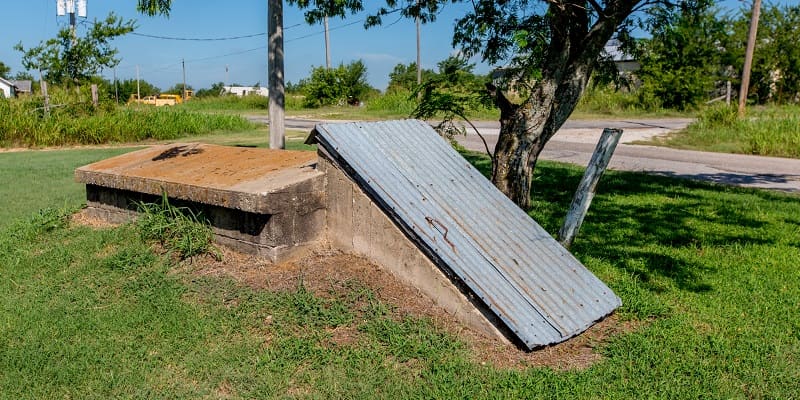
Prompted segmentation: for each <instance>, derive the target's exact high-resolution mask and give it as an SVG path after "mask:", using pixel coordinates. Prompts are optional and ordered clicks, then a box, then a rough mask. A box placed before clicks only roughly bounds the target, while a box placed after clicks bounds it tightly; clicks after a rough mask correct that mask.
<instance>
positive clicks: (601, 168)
mask: <svg viewBox="0 0 800 400" xmlns="http://www.w3.org/2000/svg"><path fill="white" fill-rule="evenodd" d="M620 137H622V129H610V128H606V129H603V135H602V136H600V141H599V142H597V147H595V149H594V154H592V159H591V160H590V161H589V166H588V167H586V171H585V172H584V174H583V178H582V179H581V182H580V183H579V184H578V190H576V191H575V196H574V197H573V198H572V203H571V204H570V205H569V212H567V217H566V218H564V224H563V225H561V229H559V230H558V242H559V243H561V245H562V246H564V247H565V248H567V249H569V247H570V246H571V245H572V241H573V240H575V236H576V235H577V234H578V230H580V229H581V224H583V218H584V217H586V213H587V212H588V211H589V206H590V205H591V204H592V199H593V198H594V192H595V190H596V189H597V182H599V181H600V177H601V176H603V173H604V172H605V171H606V167H608V163H609V161H611V156H612V155H613V154H614V149H616V148H617V143H619V138H620Z"/></svg>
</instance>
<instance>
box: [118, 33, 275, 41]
mask: <svg viewBox="0 0 800 400" xmlns="http://www.w3.org/2000/svg"><path fill="white" fill-rule="evenodd" d="M131 35H134V36H141V37H146V38H151V39H163V40H184V41H193V42H214V41H222V40H236V39H246V38H251V37H257V36H265V35H266V32H265V33H254V34H252V35H242V36H230V37H220V38H183V37H172V36H158V35H148V34H146V33H137V32H131Z"/></svg>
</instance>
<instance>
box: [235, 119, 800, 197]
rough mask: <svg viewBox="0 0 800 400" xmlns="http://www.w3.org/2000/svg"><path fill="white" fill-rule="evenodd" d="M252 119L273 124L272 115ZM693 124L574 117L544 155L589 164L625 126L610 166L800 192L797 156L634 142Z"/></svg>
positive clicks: (490, 127) (494, 126)
mask: <svg viewBox="0 0 800 400" xmlns="http://www.w3.org/2000/svg"><path fill="white" fill-rule="evenodd" d="M248 118H249V119H251V120H253V121H257V122H262V123H267V117H266V116H248ZM320 122H343V121H320V120H314V119H302V118H287V120H286V128H287V129H296V130H308V131H310V130H311V129H312V128H313V127H314V125H315V124H317V123H320ZM690 122H691V119H685V118H660V119H618V120H569V121H567V122H566V124H564V126H563V127H562V128H561V130H559V132H558V133H557V134H556V135H555V136H554V137H553V139H551V140H550V142H548V144H547V146H546V147H545V150H544V151H543V152H542V155H541V159H544V160H553V161H561V162H568V163H573V164H577V165H587V164H588V162H589V159H590V158H591V155H592V152H593V151H594V147H595V144H596V142H597V140H598V139H599V137H600V134H601V133H602V131H603V128H620V129H622V130H623V134H622V139H621V140H620V144H619V145H618V146H617V149H616V151H615V153H614V156H613V157H612V159H611V163H610V165H609V168H610V169H614V170H620V171H636V172H645V173H649V174H654V175H663V176H671V177H676V178H686V179H695V180H701V181H708V182H714V183H719V184H726V185H736V186H745V187H754V188H762V189H771V190H779V191H786V192H794V193H800V160H797V159H787V158H777V157H762V156H751V155H742V154H724V153H710V152H701V151H690V150H678V149H670V148H665V147H659V146H650V145H642V144H632V143H637V142H641V141H646V140H648V139H650V138H652V137H656V136H661V135H665V134H668V133H669V132H672V131H674V130H679V129H682V128H684V127H685V126H686V125H688V124H689V123H690ZM475 125H476V126H477V128H478V130H479V131H480V132H481V135H482V136H483V137H484V138H485V139H486V141H487V142H488V144H489V148H490V149H494V144H495V143H496V142H497V136H498V132H499V130H500V126H499V123H498V122H494V121H478V122H476V123H475ZM457 140H458V142H459V143H461V145H463V146H464V147H466V148H468V149H470V150H475V151H484V146H483V143H482V142H481V140H480V138H479V137H478V135H477V134H475V133H473V132H468V134H467V135H466V136H461V137H458V138H457Z"/></svg>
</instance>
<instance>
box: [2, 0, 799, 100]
mask: <svg viewBox="0 0 800 400" xmlns="http://www.w3.org/2000/svg"><path fill="white" fill-rule="evenodd" d="M796 1H797V0H779V1H778V3H781V4H792V3H795V4H796ZM88 3H89V4H88V10H89V12H88V20H92V19H94V18H98V19H102V18H105V16H107V15H108V13H109V12H111V11H113V12H115V13H117V14H118V15H120V16H122V17H123V18H126V19H135V20H137V25H138V28H137V30H136V32H137V33H141V34H147V35H157V36H168V37H182V38H220V37H232V36H244V35H252V34H259V33H264V32H266V28H267V27H266V13H267V6H266V4H267V0H232V1H218V0H213V1H212V0H174V2H173V11H172V14H171V16H170V17H169V18H166V17H146V16H143V15H139V14H138V13H137V12H136V9H135V5H136V2H135V0H88ZM366 3H367V4H371V5H373V6H372V9H370V7H369V6H368V7H367V8H368V9H367V10H365V12H364V13H362V14H360V15H356V16H351V17H348V18H347V19H345V20H341V19H332V20H331V21H330V27H331V58H332V61H333V63H334V64H339V63H348V62H350V61H354V60H358V59H361V60H363V61H364V63H365V64H366V65H367V71H368V80H369V82H370V84H372V85H373V86H375V87H376V88H379V89H384V88H385V87H386V85H387V83H388V79H389V78H388V75H389V72H391V70H392V68H393V67H394V66H395V65H396V64H398V63H409V62H412V61H415V60H416V36H415V26H414V21H411V20H406V19H396V18H394V17H392V16H389V17H387V18H386V19H385V20H384V25H383V26H380V27H375V28H372V29H369V30H364V28H363V26H362V23H361V22H362V20H363V18H364V16H366V15H367V14H368V13H370V12H373V11H374V9H377V8H378V7H379V6H380V5H381V4H383V1H380V0H373V1H367V2H366ZM747 3H748V7H749V1H748V2H747ZM467 4H468V3H467ZM742 4H743V2H742V1H741V0H726V1H724V2H723V7H725V8H727V9H733V10H737V9H739V8H740V7H741V6H742ZM465 7H468V5H466V4H455V5H452V4H451V5H447V6H446V7H445V8H444V10H443V12H442V13H441V15H440V16H439V18H438V20H437V21H436V22H434V23H431V24H427V25H423V27H422V65H423V67H425V68H431V69H434V68H435V66H436V63H437V62H438V61H440V60H442V59H444V58H446V57H447V56H448V55H450V54H452V53H453V52H454V50H453V49H452V47H451V45H450V42H451V37H452V32H453V22H454V21H455V20H456V19H457V18H458V17H459V16H460V15H463V13H464V11H465ZM3 14H4V15H6V16H7V17H6V18H5V19H4V21H3V23H2V24H0V61H2V62H4V63H5V64H7V65H9V66H10V67H11V68H12V73H13V72H16V71H20V70H22V66H21V64H20V53H19V52H17V51H15V50H13V49H12V47H13V46H14V45H15V44H16V43H18V42H20V41H21V42H22V44H23V46H25V47H26V48H29V47H31V46H35V45H37V44H38V43H39V42H40V41H41V40H45V39H48V38H51V37H54V36H55V34H56V32H57V31H58V29H59V28H60V27H63V26H66V25H67V24H68V20H67V18H66V17H56V0H22V1H14V2H12V1H10V0H4V1H3ZM8 16H12V17H8ZM84 22H86V21H84ZM284 26H285V27H287V28H286V32H285V40H286V42H285V43H286V59H285V66H286V79H287V80H288V81H291V82H297V81H298V80H300V79H301V78H304V77H306V76H308V74H309V71H310V69H311V67H312V66H320V65H324V64H325V46H324V37H323V34H322V26H321V25H316V26H309V25H307V24H306V23H305V21H304V20H303V16H302V12H301V11H300V10H298V9H296V8H294V7H291V6H288V5H284ZM81 29H85V23H84V24H83V25H81ZM114 45H115V46H116V47H117V48H118V49H119V51H120V52H119V56H120V58H121V60H122V61H121V63H120V65H119V66H118V67H117V77H118V78H119V79H128V78H135V76H136V66H137V65H138V66H139V69H140V76H141V78H142V79H145V80H147V81H149V82H151V83H153V84H155V85H156V86H158V87H160V88H162V89H167V88H168V87H170V86H172V85H174V84H175V83H177V82H180V81H181V79H182V76H181V59H185V60H186V80H187V83H188V84H190V85H192V86H193V87H195V88H196V89H197V88H205V87H209V86H210V85H211V84H212V83H214V82H220V81H225V82H227V83H233V82H236V83H239V84H243V85H252V84H255V83H256V82H259V83H260V84H261V85H264V86H265V85H266V84H267V62H266V37H265V36H257V37H252V38H246V39H239V40H229V41H203V42H197V41H173V40H161V39H152V38H147V37H141V36H135V35H128V36H125V37H123V38H120V39H118V40H116V41H115V42H114ZM473 61H477V60H473ZM226 66H227V68H228V71H229V72H228V73H227V75H226V72H225V69H226ZM489 70H490V66H488V65H485V64H480V63H478V66H477V68H476V72H480V73H486V72H488V71H489ZM113 74H114V72H113V71H104V72H103V75H104V76H105V77H106V78H108V79H111V78H112V77H113ZM226 77H227V78H226Z"/></svg>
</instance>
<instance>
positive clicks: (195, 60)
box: [186, 45, 267, 62]
mask: <svg viewBox="0 0 800 400" xmlns="http://www.w3.org/2000/svg"><path fill="white" fill-rule="evenodd" d="M266 48H267V46H266V45H264V46H259V47H254V48H252V49H247V50H242V51H237V52H234V53H228V54H220V55H218V56H211V57H203V58H195V59H193V60H186V62H197V61H206V60H213V59H215V58H222V57H228V56H235V55H239V54H244V53H249V52H251V51H256V50H263V49H266Z"/></svg>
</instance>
